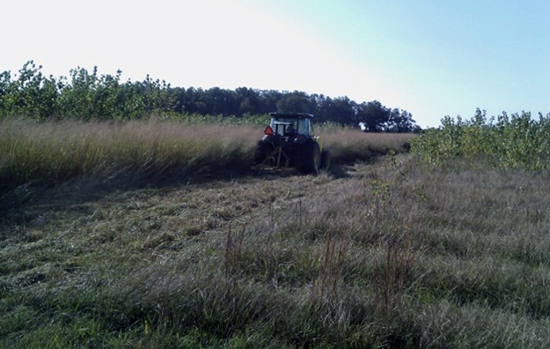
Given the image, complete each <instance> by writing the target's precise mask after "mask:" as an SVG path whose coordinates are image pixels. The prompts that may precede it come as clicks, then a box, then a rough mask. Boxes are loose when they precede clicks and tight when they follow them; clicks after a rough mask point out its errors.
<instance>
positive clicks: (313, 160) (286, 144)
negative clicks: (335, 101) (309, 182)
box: [254, 113, 330, 174]
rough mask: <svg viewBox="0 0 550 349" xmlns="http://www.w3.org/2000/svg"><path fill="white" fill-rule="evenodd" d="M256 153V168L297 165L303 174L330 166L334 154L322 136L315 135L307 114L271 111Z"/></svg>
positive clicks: (314, 172)
mask: <svg viewBox="0 0 550 349" xmlns="http://www.w3.org/2000/svg"><path fill="white" fill-rule="evenodd" d="M270 116H271V122H270V123H269V126H267V127H266V128H265V130H264V136H263V138H262V139H261V140H260V141H259V142H258V147H257V148H256V152H255V154H254V166H255V167H256V168H264V169H275V168H283V167H296V168H298V169H300V170H301V171H302V172H303V173H313V174H317V173H318V172H319V171H320V170H321V169H327V168H328V167H329V165H330V155H329V152H328V150H327V149H325V148H323V146H322V143H321V138H320V137H315V136H314V135H313V129H312V127H311V119H313V115H311V114H307V113H271V114H270Z"/></svg>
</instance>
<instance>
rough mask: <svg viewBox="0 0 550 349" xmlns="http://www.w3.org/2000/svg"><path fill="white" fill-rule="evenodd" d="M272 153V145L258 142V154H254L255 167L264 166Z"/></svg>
mask: <svg viewBox="0 0 550 349" xmlns="http://www.w3.org/2000/svg"><path fill="white" fill-rule="evenodd" d="M271 151H273V145H272V144H271V143H265V142H258V145H257V146H256V152H255V153H254V165H261V164H263V162H264V161H265V160H266V158H267V156H268V155H269V153H270V152H271Z"/></svg>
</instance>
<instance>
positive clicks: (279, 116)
mask: <svg viewBox="0 0 550 349" xmlns="http://www.w3.org/2000/svg"><path fill="white" fill-rule="evenodd" d="M270 115H271V122H270V124H269V126H268V127H266V129H265V132H264V133H265V136H264V138H271V137H273V136H275V137H277V136H278V137H281V138H284V140H285V141H287V142H289V141H290V142H295V143H300V142H302V141H304V140H307V139H309V138H311V137H312V136H313V129H312V127H311V122H310V120H311V119H312V118H313V115H311V114H306V113H296V114H288V113H271V114H270Z"/></svg>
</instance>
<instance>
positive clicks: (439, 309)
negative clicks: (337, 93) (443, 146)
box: [0, 156, 550, 348]
mask: <svg viewBox="0 0 550 349" xmlns="http://www.w3.org/2000/svg"><path fill="white" fill-rule="evenodd" d="M345 169H346V176H342V177H339V178H335V177H333V176H331V175H330V174H321V175H320V176H317V177H312V176H288V177H276V176H269V177H267V178H262V177H241V178H237V179H234V180H232V181H210V182H206V183H200V184H193V183H191V184H188V185H187V184H186V185H182V186H179V187H172V188H156V189H154V188H147V189H140V190H132V191H124V192H122V191H121V192H113V193H111V194H110V195H107V196H105V197H103V198H101V199H98V200H94V201H90V202H76V203H74V202H66V203H59V202H54V203H51V204H50V205H47V204H44V203H42V204H41V205H29V206H28V208H27V210H26V212H25V213H24V214H21V215H19V216H18V215H13V216H10V217H8V218H6V219H4V220H3V221H2V224H1V225H0V229H1V230H0V233H1V234H0V237H1V239H0V247H1V250H0V253H1V257H2V258H0V271H1V273H0V292H1V294H0V295H1V297H0V312H1V313H2V314H3V316H2V317H1V318H0V331H1V332H0V346H8V347H9V346H12V347H20V348H23V347H40V346H50V347H56V346H57V347H78V346H84V347H85V346H88V347H100V346H108V347H153V348H155V347H157V348H161V347H201V346H202V347H226V348H243V347H273V348H275V347H276V348H293V347H305V348H308V347H309V348H314V347H326V348H331V347H334V348H358V347H359V348H361V347H379V348H384V347H411V348H415V347H419V348H426V347H428V348H429V347H433V348H457V347H487V348H545V347H548V346H549V345H550V340H549V338H550V333H549V332H550V330H549V329H550V320H549V317H550V297H549V295H548V292H547V288H548V284H549V282H550V280H549V275H550V259H549V258H548V256H547V251H548V248H549V246H550V238H549V235H548V229H549V226H550V209H549V208H550V197H549V196H548V195H545V193H547V192H548V191H549V190H550V187H549V184H548V183H549V182H548V178H547V175H544V174H536V175H534V174H532V175H526V174H525V173H524V172H522V171H519V170H513V171H512V170H511V171H500V170H498V171H497V170H491V169H488V168H476V169H472V168H471V167H469V166H468V165H465V164H464V163H460V162H456V163H453V164H452V166H451V164H449V165H448V166H447V167H445V168H435V169H434V168H433V167H426V166H423V165H420V164H419V163H417V162H416V161H415V159H414V158H413V157H410V156H396V157H393V158H388V159H383V160H382V161H379V162H376V163H374V164H369V165H366V164H354V165H346V166H345Z"/></svg>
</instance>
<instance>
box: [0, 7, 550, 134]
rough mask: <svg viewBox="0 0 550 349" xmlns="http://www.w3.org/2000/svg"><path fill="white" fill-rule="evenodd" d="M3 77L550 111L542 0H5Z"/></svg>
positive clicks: (458, 111)
mask: <svg viewBox="0 0 550 349" xmlns="http://www.w3.org/2000/svg"><path fill="white" fill-rule="evenodd" d="M0 18H1V19H0V32H1V33H2V34H1V37H2V46H1V47H2V49H1V50H0V72H3V71H11V72H12V76H13V75H14V74H17V72H18V70H19V69H21V68H22V67H23V65H24V64H25V62H27V61H30V60H33V61H34V62H35V63H36V64H37V65H41V66H42V72H43V73H44V74H45V75H47V76H49V75H53V76H54V77H59V76H69V74H70V70H71V69H74V68H77V67H81V68H86V69H88V70H89V71H91V70H92V69H93V67H95V66H97V67H98V72H99V73H100V74H111V75H114V74H116V72H117V70H121V71H122V79H123V81H126V80H131V81H142V80H144V79H145V78H146V76H147V75H149V76H150V77H151V78H152V79H155V80H156V79H159V80H165V81H166V82H168V83H170V84H171V85H172V86H178V87H185V88H187V87H191V86H192V87H196V88H198V87H201V88H205V89H206V88H211V87H221V88H228V89H235V88H237V87H249V88H255V89H260V90H279V91H295V90H298V91H304V92H307V93H309V94H312V93H317V94H323V95H325V96H330V97H334V98H335V97H342V96H347V97H349V98H350V99H352V100H354V101H356V102H358V103H361V102H369V101H373V100H378V101H380V102H381V103H382V104H383V105H385V106H386V107H390V108H399V109H404V110H407V111H408V112H410V113H412V115H413V119H414V120H415V121H416V123H417V124H418V125H420V126H421V127H437V126H439V125H440V120H441V119H442V118H443V117H444V116H446V115H449V116H452V117H456V116H458V115H460V116H462V118H471V117H472V116H473V115H474V113H475V110H476V108H480V109H482V110H486V111H487V115H488V116H497V115H499V114H501V113H502V111H506V112H507V113H508V114H511V113H517V112H522V111H530V112H532V113H533V114H537V113H538V112H542V113H543V114H545V115H546V114H547V113H550V1H548V0H498V1H497V0H461V1H451V0H447V1H445V0H416V1H412V0H339V1H336V0H179V1H177V0H155V1H142V0H135V1H126V0H95V1H83V0H49V1H43V0H17V1H15V0H0Z"/></svg>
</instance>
